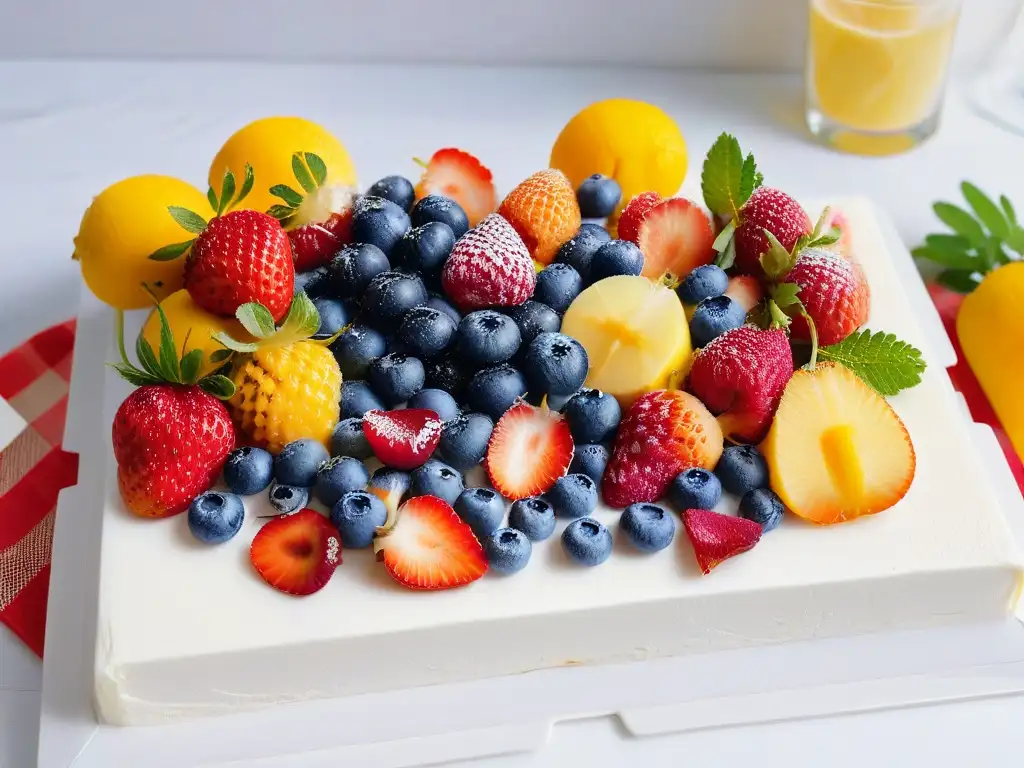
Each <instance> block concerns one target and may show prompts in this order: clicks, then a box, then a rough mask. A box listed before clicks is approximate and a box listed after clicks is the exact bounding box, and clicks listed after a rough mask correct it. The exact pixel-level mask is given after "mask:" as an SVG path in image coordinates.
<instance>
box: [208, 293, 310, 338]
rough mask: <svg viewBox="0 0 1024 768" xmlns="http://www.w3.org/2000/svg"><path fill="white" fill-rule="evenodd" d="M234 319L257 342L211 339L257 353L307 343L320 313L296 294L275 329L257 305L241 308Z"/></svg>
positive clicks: (271, 320)
mask: <svg viewBox="0 0 1024 768" xmlns="http://www.w3.org/2000/svg"><path fill="white" fill-rule="evenodd" d="M235 317H236V318H237V319H238V322H239V323H241V324H242V327H243V328H245V330H246V331H248V332H249V333H250V334H252V335H253V336H255V337H256V341H239V340H238V339H233V338H232V337H231V336H229V335H228V334H226V333H224V332H219V333H215V334H214V335H213V338H214V339H215V340H216V341H218V342H219V343H221V344H223V345H224V346H225V347H226V348H227V349H229V350H233V351H235V352H244V353H252V352H255V351H256V350H257V349H266V348H267V347H283V346H286V345H288V344H294V343H295V342H297V341H304V340H306V339H308V338H309V337H310V336H312V335H313V334H315V333H316V332H317V330H318V329H319V328H320V313H319V312H318V311H317V309H316V305H315V304H313V302H312V301H311V300H310V298H309V297H308V296H306V294H305V293H304V292H302V291H300V292H299V293H297V294H295V298H294V299H292V305H291V307H289V309H288V315H287V316H286V317H285V319H284V322H283V323H282V324H281V326H280V327H279V328H278V327H275V326H274V318H273V317H272V316H271V314H270V311H269V310H268V309H267V308H266V307H264V306H263V305H262V304H257V303H256V302H249V303H248V304H243V305H242V306H240V307H239V308H238V310H237V311H236V312H235ZM328 341H330V340H328Z"/></svg>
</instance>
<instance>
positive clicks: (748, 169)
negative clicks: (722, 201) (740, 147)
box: [737, 153, 764, 207]
mask: <svg viewBox="0 0 1024 768" xmlns="http://www.w3.org/2000/svg"><path fill="white" fill-rule="evenodd" d="M762 183H764V176H762V175H761V173H760V172H759V171H758V170H757V163H755V162H754V156H753V155H752V154H750V153H747V156H746V157H745V158H744V160H743V167H742V168H741V169H740V194H739V198H738V200H737V202H738V203H739V204H740V207H743V204H744V203H745V202H747V200H749V199H750V196H751V195H752V194H754V190H755V189H757V188H758V187H760V186H761V184H762Z"/></svg>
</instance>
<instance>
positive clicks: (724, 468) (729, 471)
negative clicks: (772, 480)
mask: <svg viewBox="0 0 1024 768" xmlns="http://www.w3.org/2000/svg"><path fill="white" fill-rule="evenodd" d="M715 474H716V475H718V479H719V480H720V481H721V482H722V487H723V488H725V490H727V491H728V492H729V493H732V494H734V495H736V496H742V495H743V494H745V493H746V492H747V491H752V490H754V489H755V488H767V487H768V464H767V462H765V460H764V456H762V455H761V452H760V451H759V450H757V448H755V447H754V446H752V445H730V446H727V447H726V449H725V450H724V451H722V458H720V459H719V460H718V464H717V465H716V466H715Z"/></svg>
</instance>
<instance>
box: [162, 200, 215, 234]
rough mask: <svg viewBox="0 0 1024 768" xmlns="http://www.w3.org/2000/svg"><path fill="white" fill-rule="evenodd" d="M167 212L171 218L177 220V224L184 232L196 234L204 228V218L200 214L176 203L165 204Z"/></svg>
mask: <svg viewBox="0 0 1024 768" xmlns="http://www.w3.org/2000/svg"><path fill="white" fill-rule="evenodd" d="M167 212H168V213H169V214H171V218H172V219H174V220H175V222H177V224H178V226H179V227H181V228H182V229H184V230H185V231H186V232H191V233H192V234H193V235H198V234H199V233H200V232H202V231H203V230H204V229H206V219H204V218H203V217H202V216H200V215H199V214H198V213H193V212H192V211H190V210H189V209H188V208H182V207H180V206H177V205H169V206H167Z"/></svg>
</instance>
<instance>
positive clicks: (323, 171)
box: [302, 152, 327, 187]
mask: <svg viewBox="0 0 1024 768" xmlns="http://www.w3.org/2000/svg"><path fill="white" fill-rule="evenodd" d="M302 157H303V158H304V159H305V161H306V165H308V166H309V172H310V173H312V174H313V181H314V182H316V185H317V187H322V186H323V185H324V182H325V181H327V164H326V163H324V161H323V160H321V159H320V155H314V154H313V153H312V152H303V153H302Z"/></svg>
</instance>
